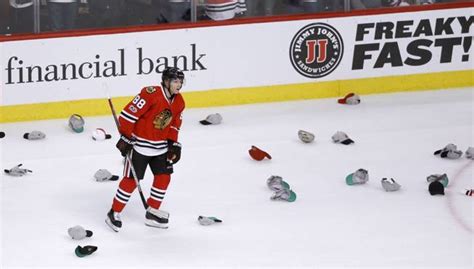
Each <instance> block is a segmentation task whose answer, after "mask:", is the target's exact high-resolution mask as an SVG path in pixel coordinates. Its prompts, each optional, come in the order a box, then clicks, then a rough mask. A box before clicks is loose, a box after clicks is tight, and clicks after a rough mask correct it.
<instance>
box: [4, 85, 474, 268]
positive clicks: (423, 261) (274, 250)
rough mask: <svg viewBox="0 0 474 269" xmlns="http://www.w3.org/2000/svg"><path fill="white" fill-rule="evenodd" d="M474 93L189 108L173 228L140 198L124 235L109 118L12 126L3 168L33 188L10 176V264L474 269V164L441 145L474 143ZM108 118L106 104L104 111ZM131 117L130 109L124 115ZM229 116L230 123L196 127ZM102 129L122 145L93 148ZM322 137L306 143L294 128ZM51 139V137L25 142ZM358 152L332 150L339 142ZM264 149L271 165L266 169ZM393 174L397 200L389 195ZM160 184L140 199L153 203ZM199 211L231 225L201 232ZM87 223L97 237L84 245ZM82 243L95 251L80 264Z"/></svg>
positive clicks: (172, 194)
mask: <svg viewBox="0 0 474 269" xmlns="http://www.w3.org/2000/svg"><path fill="white" fill-rule="evenodd" d="M473 93H474V89H458V90H441V91H426V92H414V93H396V94H383V95H367V96H362V103H361V104H360V105H357V106H344V105H340V104H338V103H337V102H336V99H335V98H331V99H321V100H308V101H296V102H284V103H271V104H256V105H245V106H234V107H216V108H206V109H188V110H186V111H185V114H184V123H183V126H182V128H181V133H180V141H181V142H182V144H183V155H182V159H181V161H180V162H179V163H178V164H177V165H175V173H174V174H173V175H172V181H171V184H170V187H169V189H168V192H167V195H166V197H165V200H164V203H163V205H162V209H164V210H167V211H169V212H170V214H171V217H170V228H169V229H168V230H162V229H156V228H150V227H147V226H145V225H144V215H145V211H144V209H143V206H142V205H141V202H140V199H139V196H138V193H137V192H135V193H134V195H133V196H132V199H131V200H130V202H129V204H128V206H127V207H126V208H125V210H124V211H123V213H122V221H123V228H122V229H121V231H120V232H119V233H115V232H113V231H112V230H111V229H110V228H109V227H108V226H106V224H105V223H104V219H105V215H106V213H107V211H108V210H109V209H110V207H111V202H112V199H113V197H114V195H115V191H116V188H117V185H118V182H96V181H94V179H93V175H94V173H95V172H96V171H97V170H98V169H101V168H104V169H108V170H109V171H111V172H112V173H114V174H118V175H121V173H122V158H121V156H120V153H119V152H118V150H117V149H116V148H115V143H116V140H117V138H118V136H117V132H116V130H115V125H114V121H113V119H112V116H104V117H86V118H85V120H86V130H85V131H84V132H83V133H80V134H76V133H73V132H72V131H70V130H69V129H68V127H67V119H61V120H48V121H38V122H21V123H12V124H1V125H0V130H1V131H4V132H5V133H6V137H5V138H3V139H0V149H1V158H2V159H1V164H2V167H1V168H2V170H3V169H8V168H11V167H13V166H14V165H17V164H19V163H22V164H23V166H24V167H25V168H28V169H31V170H33V173H32V174H29V175H27V176H24V177H11V176H8V175H5V174H4V173H3V172H2V173H1V180H0V184H1V185H0V186H1V244H2V245H1V257H0V260H1V267H2V268H17V267H26V268H30V267H31V268H53V267H54V268H147V267H149V268H158V267H161V268H171V267H201V268H203V267H216V268H223V267H233V268H236V267H239V268H246V267H254V268H262V267H280V268H296V267H307V268H323V267H345V268H351V267H352V268H367V267H371V268H395V267H396V268H434V267H435V268H473V266H474V261H473V259H474V258H473V257H474V246H473V242H474V241H473V202H474V197H468V196H464V195H461V194H460V191H461V190H463V189H465V188H474V184H473V165H472V161H470V160H468V159H466V158H465V157H464V155H463V156H462V158H461V159H457V160H448V159H441V158H439V157H436V156H434V155H433V152H434V151H435V150H437V149H441V148H443V147H444V146H445V145H446V144H448V143H454V144H456V145H457V146H458V148H459V149H460V150H462V151H463V152H465V151H466V149H467V148H468V147H469V146H474V135H473V126H474V120H473V119H474V117H473V116H474V99H473ZM104 106H107V103H106V102H104ZM117 109H118V110H120V109H121V108H117ZM216 112H218V113H220V114H221V115H222V116H223V118H224V120H223V123H222V124H220V125H211V126H203V125H200V124H199V120H201V119H203V118H205V117H206V116H207V115H208V114H211V113H216ZM97 127H102V128H104V129H106V130H107V131H108V132H110V133H111V134H112V135H113V138H112V139H111V140H106V141H101V142H99V141H93V140H92V139H91V132H92V131H93V130H94V129H95V128H97ZM300 129H303V130H306V131H309V132H312V133H314V134H315V135H316V140H315V142H313V143H311V144H304V143H302V142H301V141H299V139H298V136H297V132H298V130H300ZM32 130H40V131H43V132H44V133H46V135H47V137H46V139H45V140H39V141H28V140H25V139H23V138H22V137H23V134H24V133H25V132H30V131H32ZM338 130H339V131H344V132H346V133H347V134H348V135H349V136H350V137H351V138H352V139H353V140H355V144H353V145H349V146H344V145H339V144H334V143H333V142H332V141H331V136H332V135H333V134H334V133H335V132H336V131H338ZM251 145H256V146H258V147H260V148H262V149H264V150H266V151H267V152H268V153H270V154H271V155H272V157H273V159H272V160H265V161H262V162H257V161H254V160H252V159H251V158H250V157H249V155H248V152H247V151H248V149H249V148H250V147H251ZM358 168H365V169H367V170H368V171H369V178H370V180H369V182H368V183H367V184H365V185H360V186H347V185H346V184H345V177H346V176H347V175H348V174H349V173H352V172H354V171H355V170H357V169H358ZM436 173H447V174H448V177H449V180H450V184H449V186H448V188H447V190H446V195H445V196H431V195H430V194H429V193H428V183H427V182H426V177H427V176H429V175H431V174H436ZM271 175H279V176H282V177H283V179H284V180H285V181H287V182H288V183H289V184H290V185H291V187H292V189H293V190H294V191H295V192H296V194H297V200H296V201H295V202H294V203H288V202H282V201H271V200H270V196H271V195H272V192H271V191H270V190H269V189H268V188H267V186H266V179H267V178H268V177H270V176H271ZM383 177H392V178H394V179H395V180H396V181H397V182H399V183H400V184H401V185H402V188H401V190H400V191H398V192H393V193H387V192H385V191H383V189H382V187H381V184H380V180H381V179H382V178H383ZM150 184H151V173H150V172H149V171H148V172H147V174H146V176H145V180H144V181H142V188H143V190H144V192H145V195H146V196H148V194H149V191H150V190H149V187H150ZM199 215H207V216H215V217H218V218H220V219H222V220H223V223H221V224H218V225H213V226H200V225H199V224H198V222H197V217H198V216H199ZM74 225H82V226H83V227H84V228H86V229H89V230H92V231H93V232H94V235H93V236H92V237H91V238H86V239H84V240H81V241H75V240H72V239H71V238H70V237H69V236H68V234H67V229H68V228H69V227H72V226H74ZM77 245H81V246H84V245H96V246H98V250H97V252H95V253H94V254H92V255H91V256H87V257H84V258H78V257H76V256H75V254H74V249H75V247H76V246H77Z"/></svg>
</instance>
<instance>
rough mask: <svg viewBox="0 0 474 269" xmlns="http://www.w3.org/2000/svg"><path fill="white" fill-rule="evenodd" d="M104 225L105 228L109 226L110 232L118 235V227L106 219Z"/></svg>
mask: <svg viewBox="0 0 474 269" xmlns="http://www.w3.org/2000/svg"><path fill="white" fill-rule="evenodd" d="M105 223H106V224H107V226H109V227H110V228H111V229H112V230H114V232H116V233H118V231H119V229H120V228H119V227H117V226H115V225H113V224H112V222H111V221H110V220H109V219H108V218H107V219H105Z"/></svg>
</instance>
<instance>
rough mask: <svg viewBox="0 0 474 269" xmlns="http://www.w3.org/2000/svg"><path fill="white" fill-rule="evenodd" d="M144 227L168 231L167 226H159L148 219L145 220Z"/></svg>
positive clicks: (159, 224)
mask: <svg viewBox="0 0 474 269" xmlns="http://www.w3.org/2000/svg"><path fill="white" fill-rule="evenodd" d="M145 225H146V226H149V227H153V228H160V229H168V224H161V223H157V222H155V221H152V220H148V219H146V220H145Z"/></svg>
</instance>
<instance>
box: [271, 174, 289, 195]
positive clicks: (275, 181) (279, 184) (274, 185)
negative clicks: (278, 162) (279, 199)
mask: <svg viewBox="0 0 474 269" xmlns="http://www.w3.org/2000/svg"><path fill="white" fill-rule="evenodd" d="M267 187H268V188H269V189H270V190H272V191H279V190H282V189H288V190H289V189H290V184H288V183H286V182H285V181H284V180H283V179H282V177H280V176H271V177H269V178H268V179H267Z"/></svg>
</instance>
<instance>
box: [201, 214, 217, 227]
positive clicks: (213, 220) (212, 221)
mask: <svg viewBox="0 0 474 269" xmlns="http://www.w3.org/2000/svg"><path fill="white" fill-rule="evenodd" d="M198 221H199V224H201V225H204V226H208V225H212V224H215V223H221V222H222V220H220V219H218V218H216V217H205V216H199V217H198Z"/></svg>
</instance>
